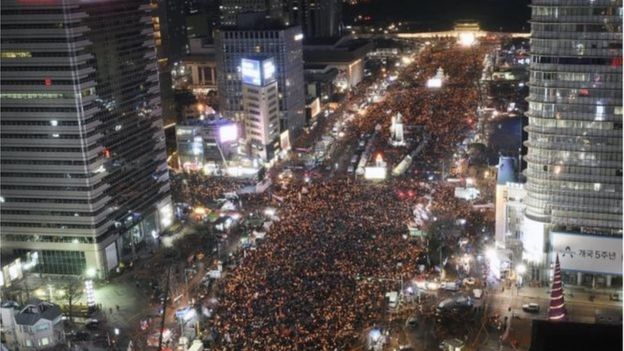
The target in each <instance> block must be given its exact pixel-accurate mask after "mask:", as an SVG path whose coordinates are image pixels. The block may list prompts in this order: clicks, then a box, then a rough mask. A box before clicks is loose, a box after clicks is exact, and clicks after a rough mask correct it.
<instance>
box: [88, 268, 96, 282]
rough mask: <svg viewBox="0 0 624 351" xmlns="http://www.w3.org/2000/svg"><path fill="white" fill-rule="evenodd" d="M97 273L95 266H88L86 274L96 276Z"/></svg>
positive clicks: (89, 276)
mask: <svg viewBox="0 0 624 351" xmlns="http://www.w3.org/2000/svg"><path fill="white" fill-rule="evenodd" d="M96 274H97V270H96V269H95V268H93V267H90V268H87V270H86V271H85V275H86V276H87V278H91V279H93V278H95V275H96Z"/></svg>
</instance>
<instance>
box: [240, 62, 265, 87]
mask: <svg viewBox="0 0 624 351" xmlns="http://www.w3.org/2000/svg"><path fill="white" fill-rule="evenodd" d="M241 71H242V75H243V77H242V78H243V83H244V84H251V85H260V82H261V79H260V78H261V72H260V61H257V60H250V59H246V58H244V59H242V61H241Z"/></svg>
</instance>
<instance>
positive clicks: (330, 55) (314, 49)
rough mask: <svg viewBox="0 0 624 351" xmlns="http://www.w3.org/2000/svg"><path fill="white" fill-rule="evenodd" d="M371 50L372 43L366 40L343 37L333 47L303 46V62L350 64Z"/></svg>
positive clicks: (321, 45)
mask: <svg viewBox="0 0 624 351" xmlns="http://www.w3.org/2000/svg"><path fill="white" fill-rule="evenodd" d="M372 50H373V43H372V42H371V41H370V40H367V39H352V38H349V37H344V38H342V39H340V40H339V41H337V42H335V43H334V44H333V45H323V44H319V45H310V44H306V45H304V46H303V60H304V62H306V63H308V64H309V63H320V62H352V61H354V60H357V59H361V58H363V57H365V56H366V54H367V53H368V52H370V51H372Z"/></svg>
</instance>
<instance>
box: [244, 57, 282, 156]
mask: <svg viewBox="0 0 624 351" xmlns="http://www.w3.org/2000/svg"><path fill="white" fill-rule="evenodd" d="M241 71H242V83H243V112H244V114H245V117H244V118H245V140H246V142H247V146H248V147H249V151H250V154H251V155H252V156H256V157H259V158H260V159H262V160H263V161H269V160H271V159H272V158H273V157H274V156H275V154H276V151H277V150H278V148H279V134H280V133H279V132H280V129H279V128H280V126H279V109H278V102H279V99H278V97H277V90H278V89H277V81H276V80H275V61H274V60H273V58H265V57H249V58H244V59H243V61H242V63H241Z"/></svg>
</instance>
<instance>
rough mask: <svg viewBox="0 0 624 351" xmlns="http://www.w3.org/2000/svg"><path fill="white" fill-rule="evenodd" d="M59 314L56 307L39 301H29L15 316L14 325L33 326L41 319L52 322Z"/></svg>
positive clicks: (59, 311)
mask: <svg viewBox="0 0 624 351" xmlns="http://www.w3.org/2000/svg"><path fill="white" fill-rule="evenodd" d="M61 314H62V313H61V308H60V307H59V306H58V305H56V304H53V303H50V302H46V301H42V300H39V299H31V300H29V301H28V302H27V303H26V306H24V308H22V310H21V311H20V312H18V313H17V314H16V315H15V323H17V324H20V325H35V324H36V323H37V322H38V321H39V320H41V319H44V320H49V321H53V320H55V319H57V318H58V317H60V316H61Z"/></svg>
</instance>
